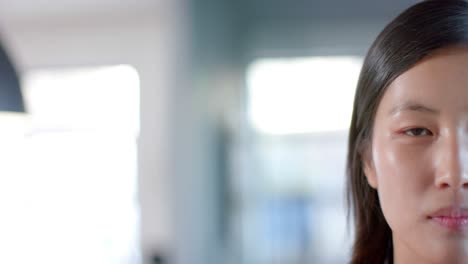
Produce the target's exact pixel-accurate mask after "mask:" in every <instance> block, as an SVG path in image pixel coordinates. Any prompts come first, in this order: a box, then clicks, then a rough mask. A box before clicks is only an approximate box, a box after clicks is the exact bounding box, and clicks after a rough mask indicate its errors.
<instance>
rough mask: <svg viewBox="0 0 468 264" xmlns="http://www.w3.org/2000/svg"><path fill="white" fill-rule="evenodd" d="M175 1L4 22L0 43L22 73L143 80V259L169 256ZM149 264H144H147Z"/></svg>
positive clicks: (176, 49) (177, 27)
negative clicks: (156, 253) (110, 70)
mask: <svg viewBox="0 0 468 264" xmlns="http://www.w3.org/2000/svg"><path fill="white" fill-rule="evenodd" d="M178 2H179V1H167V3H166V4H164V5H162V6H163V7H164V8H162V9H159V10H157V11H156V10H154V11H153V12H147V13H146V14H143V15H138V14H135V16H115V17H97V16H95V17H75V18H63V17H62V18H60V19H58V18H50V19H48V18H44V19H32V20H15V21H2V24H1V28H2V33H3V35H2V38H3V41H4V42H5V44H6V48H7V49H8V50H9V51H10V52H11V54H12V58H13V60H14V61H15V63H16V64H17V66H18V68H19V70H20V72H24V71H28V70H30V69H37V68H44V67H46V68H47V67H69V66H71V67H76V66H92V65H109V64H131V65H133V66H134V67H135V68H136V69H137V71H138V73H139V75H140V78H141V132H140V138H139V142H138V143H139V152H138V154H139V197H138V198H139V202H140V210H141V243H142V245H141V246H142V250H143V254H144V256H146V257H148V255H149V254H151V253H152V252H153V250H154V249H159V248H161V249H170V247H171V243H172V242H171V241H172V236H173V234H172V233H173V232H172V228H173V226H172V225H171V223H172V219H171V212H170V208H171V207H170V203H171V201H170V193H169V190H170V189H171V188H170V184H171V183H170V181H169V175H168V173H167V165H166V164H167V161H166V156H167V155H166V153H167V151H168V148H169V146H168V143H167V142H168V141H167V139H166V138H167V136H168V133H169V132H168V128H167V125H166V124H167V122H168V120H167V119H168V117H169V113H168V105H167V102H168V100H167V99H168V96H169V90H170V87H171V86H172V85H173V78H175V75H174V74H175V73H174V68H175V62H174V57H175V54H178V52H179V48H180V47H181V46H180V45H178V44H177V43H178V41H177V40H178V38H179V37H180V36H181V34H179V32H181V23H179V21H178V19H180V18H181V17H182V16H181V14H180V12H181V8H180V6H178V5H177V4H178ZM146 263H148V262H146Z"/></svg>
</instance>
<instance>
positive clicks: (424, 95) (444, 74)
mask: <svg viewBox="0 0 468 264" xmlns="http://www.w3.org/2000/svg"><path fill="white" fill-rule="evenodd" d="M408 101H410V102H416V103H419V104H423V105H427V106H430V107H432V108H435V109H439V110H440V111H441V112H444V111H448V112H457V111H463V110H468V47H467V46H461V47H451V48H446V49H441V50H438V51H436V52H434V53H433V54H431V55H430V56H428V57H427V58H425V59H423V60H422V61H420V62H419V63H417V64H416V65H415V66H413V67H412V68H410V69H409V70H407V71H406V72H404V73H403V74H401V75H400V76H398V77H397V78H396V79H395V80H394V81H393V82H392V83H391V84H390V85H389V86H388V88H387V90H386V92H385V94H384V96H383V98H382V101H381V102H380V106H379V109H378V112H381V111H392V109H395V107H396V106H398V105H399V104H405V103H406V102H408ZM378 114H379V113H378Z"/></svg>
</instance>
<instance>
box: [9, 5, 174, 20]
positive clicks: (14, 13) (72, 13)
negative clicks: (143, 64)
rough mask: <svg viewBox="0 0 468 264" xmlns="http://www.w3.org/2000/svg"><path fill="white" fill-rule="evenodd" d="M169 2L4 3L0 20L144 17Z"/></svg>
mask: <svg viewBox="0 0 468 264" xmlns="http://www.w3.org/2000/svg"><path fill="white" fill-rule="evenodd" d="M167 1H169V0H0V21H2V22H19V21H38V20H47V19H61V18H76V17H90V16H127V17H128V16H141V15H142V14H150V13H153V14H154V13H155V12H157V11H158V10H159V9H161V8H164V7H165V6H166V5H167V3H168V2H167Z"/></svg>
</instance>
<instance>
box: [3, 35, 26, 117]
mask: <svg viewBox="0 0 468 264" xmlns="http://www.w3.org/2000/svg"><path fill="white" fill-rule="evenodd" d="M0 112H13V113H24V112H25V108H24V101H23V96H22V93H21V86H20V81H19V77H18V74H17V72H16V69H15V67H14V66H13V63H12V62H11V60H10V58H9V56H8V54H7V53H6V51H5V50H4V49H3V47H2V46H1V44H0Z"/></svg>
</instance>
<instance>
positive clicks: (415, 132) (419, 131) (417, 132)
mask: <svg viewBox="0 0 468 264" xmlns="http://www.w3.org/2000/svg"><path fill="white" fill-rule="evenodd" d="M404 133H405V135H408V136H412V137H421V136H430V135H432V132H431V131H429V130H428V129H425V128H421V127H417V128H412V129H408V130H405V131H404Z"/></svg>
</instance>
